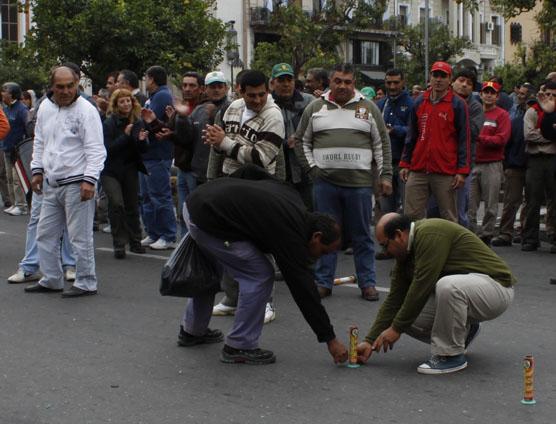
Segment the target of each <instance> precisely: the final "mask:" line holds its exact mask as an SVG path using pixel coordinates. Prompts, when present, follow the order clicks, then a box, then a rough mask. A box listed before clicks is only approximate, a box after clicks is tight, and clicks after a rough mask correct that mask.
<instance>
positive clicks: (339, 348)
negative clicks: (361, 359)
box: [327, 339, 348, 364]
mask: <svg viewBox="0 0 556 424" xmlns="http://www.w3.org/2000/svg"><path fill="white" fill-rule="evenodd" d="M327 345H328V351H329V352H330V355H332V357H333V358H334V363H335V364H338V363H341V362H346V361H347V359H348V351H347V349H346V347H345V346H344V345H343V343H342V342H340V341H338V339H332V340H330V341H329V342H328V343H327Z"/></svg>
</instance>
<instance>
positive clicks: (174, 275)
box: [160, 234, 222, 297]
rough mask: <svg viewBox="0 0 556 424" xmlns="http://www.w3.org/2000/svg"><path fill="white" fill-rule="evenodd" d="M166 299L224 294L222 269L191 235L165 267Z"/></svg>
mask: <svg viewBox="0 0 556 424" xmlns="http://www.w3.org/2000/svg"><path fill="white" fill-rule="evenodd" d="M161 277H162V278H161V282H160V294H161V295H162V296H177V297H196V296H200V295H206V294H212V293H216V292H218V291H220V280H221V279H222V268H221V267H220V265H219V264H218V263H217V262H216V261H215V260H213V259H212V258H211V257H209V256H208V255H207V254H205V253H204V252H203V251H202V250H201V249H200V248H199V246H197V243H195V240H193V239H192V238H191V236H190V235H189V234H187V235H186V236H185V237H184V238H183V239H181V241H180V242H179V244H178V246H177V247H176V248H175V250H174V251H173V252H172V255H171V256H170V258H169V259H168V261H167V262H166V264H165V265H164V268H162V276H161Z"/></svg>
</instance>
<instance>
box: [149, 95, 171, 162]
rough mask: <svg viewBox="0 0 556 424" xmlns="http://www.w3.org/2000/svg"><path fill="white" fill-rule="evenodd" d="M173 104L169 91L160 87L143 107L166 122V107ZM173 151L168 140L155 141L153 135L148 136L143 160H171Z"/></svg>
mask: <svg viewBox="0 0 556 424" xmlns="http://www.w3.org/2000/svg"><path fill="white" fill-rule="evenodd" d="M173 104H174V99H173V97H172V93H171V92H170V89H169V88H168V86H166V85H161V86H160V87H158V90H156V91H155V92H154V93H151V95H150V97H149V100H147V102H146V103H145V107H146V108H147V109H150V110H152V111H153V112H154V113H155V115H156V117H157V118H158V119H159V120H161V121H162V122H167V121H168V118H167V117H166V106H169V105H173ZM173 150H174V147H173V144H172V142H171V141H170V140H157V139H156V137H155V136H154V134H149V148H148V149H147V151H146V152H145V153H143V160H171V159H172V152H173Z"/></svg>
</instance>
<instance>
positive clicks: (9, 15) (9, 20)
mask: <svg viewBox="0 0 556 424" xmlns="http://www.w3.org/2000/svg"><path fill="white" fill-rule="evenodd" d="M0 15H1V16H2V39H3V40H8V41H17V0H0Z"/></svg>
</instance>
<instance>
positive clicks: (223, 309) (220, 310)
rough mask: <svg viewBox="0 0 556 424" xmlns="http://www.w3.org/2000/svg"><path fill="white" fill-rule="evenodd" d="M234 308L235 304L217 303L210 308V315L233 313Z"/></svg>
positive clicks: (217, 315) (220, 315) (219, 315)
mask: <svg viewBox="0 0 556 424" xmlns="http://www.w3.org/2000/svg"><path fill="white" fill-rule="evenodd" d="M236 309H237V307H235V306H227V305H224V304H223V303H219V304H217V305H214V308H212V316H215V317H223V316H226V315H234V314H235V313H236Z"/></svg>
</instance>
